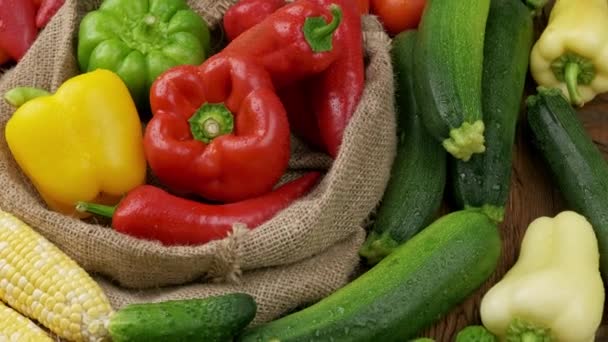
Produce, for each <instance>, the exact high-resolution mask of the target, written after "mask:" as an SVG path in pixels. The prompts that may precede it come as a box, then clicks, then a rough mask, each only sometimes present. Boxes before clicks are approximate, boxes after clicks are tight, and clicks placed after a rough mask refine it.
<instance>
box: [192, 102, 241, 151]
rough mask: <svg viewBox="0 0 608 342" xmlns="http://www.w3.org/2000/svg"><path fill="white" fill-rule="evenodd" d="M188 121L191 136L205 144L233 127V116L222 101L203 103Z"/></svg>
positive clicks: (228, 132)
mask: <svg viewBox="0 0 608 342" xmlns="http://www.w3.org/2000/svg"><path fill="white" fill-rule="evenodd" d="M188 122H189V123H190V131H191V132H192V137H193V138H194V139H196V140H199V141H202V142H204V143H205V144H208V143H210V142H211V141H212V140H213V139H215V138H217V137H219V136H220V135H224V134H230V133H232V131H233V129H234V117H233V116H232V113H230V111H229V110H228V108H226V106H225V105H224V104H223V103H216V104H212V103H205V104H204V105H202V106H201V108H200V109H199V110H198V111H197V112H196V113H194V115H192V117H191V118H190V119H188Z"/></svg>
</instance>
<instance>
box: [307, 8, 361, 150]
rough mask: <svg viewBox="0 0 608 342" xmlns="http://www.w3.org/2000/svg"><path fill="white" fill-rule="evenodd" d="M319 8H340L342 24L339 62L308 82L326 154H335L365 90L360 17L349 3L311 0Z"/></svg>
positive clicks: (338, 38)
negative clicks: (320, 6)
mask: <svg viewBox="0 0 608 342" xmlns="http://www.w3.org/2000/svg"><path fill="white" fill-rule="evenodd" d="M311 1H312V2H315V3H317V4H319V5H322V6H329V5H330V4H332V3H335V4H338V5H339V6H340V7H341V8H342V12H343V23H344V25H340V27H339V28H338V30H337V31H336V33H335V39H337V40H338V41H339V44H340V46H341V47H342V51H341V54H340V56H339V57H338V60H336V62H335V63H333V64H332V65H331V66H329V68H328V69H327V70H325V71H324V72H323V73H322V74H321V75H319V76H318V77H315V81H314V82H311V86H310V87H309V90H310V92H311V94H312V104H313V108H314V111H315V113H316V115H317V123H318V125H319V132H320V135H321V139H322V141H323V144H324V146H325V148H326V151H327V153H329V155H330V156H332V157H333V158H336V156H337V155H338V152H339V149H340V145H341V144H342V139H343V137H344V130H345V129H346V126H347V125H348V123H349V122H350V119H351V117H352V115H353V114H354V112H355V110H356V109H357V106H358V104H359V101H360V100H361V97H362V95H363V89H364V87H365V66H364V60H363V33H362V29H361V15H360V13H359V9H358V7H357V5H356V3H355V2H354V1H352V0H311Z"/></svg>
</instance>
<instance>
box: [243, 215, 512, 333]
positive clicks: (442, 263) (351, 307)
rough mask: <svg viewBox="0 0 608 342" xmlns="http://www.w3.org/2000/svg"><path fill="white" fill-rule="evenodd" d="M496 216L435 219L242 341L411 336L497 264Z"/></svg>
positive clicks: (467, 292) (477, 284)
mask: <svg viewBox="0 0 608 342" xmlns="http://www.w3.org/2000/svg"><path fill="white" fill-rule="evenodd" d="M500 251H501V241H500V236H499V233H498V229H497V227H496V224H495V223H493V222H492V221H491V220H490V219H489V218H488V217H487V216H486V215H485V214H483V213H481V212H480V211H478V210H463V211H457V212H453V213H450V214H448V215H446V216H443V217H441V218H439V219H438V220H436V221H435V222H433V223H431V225H430V226H428V227H427V228H425V229H424V230H422V231H421V232H420V233H418V234H417V235H416V236H414V237H413V238H412V239H411V240H409V241H408V242H406V243H404V244H402V245H401V246H400V247H399V248H397V249H396V250H395V251H394V252H393V253H391V254H390V255H388V256H387V257H386V258H384V259H382V261H380V262H379V263H378V264H376V265H375V266H374V267H372V268H371V269H370V270H369V271H367V272H365V273H364V274H362V275H361V276H359V277H358V278H357V279H355V280H353V281H352V282H350V283H349V284H347V285H346V286H344V287H343V288H341V289H339V290H338V291H336V292H334V293H333V294H331V295H329V296H328V297H326V298H324V299H322V300H321V301H319V302H317V303H316V304H313V305H312V306H309V307H307V308H305V309H303V310H301V311H298V312H295V313H293V314H290V315H288V316H285V317H283V318H280V319H278V320H276V321H273V322H270V323H266V324H264V325H260V326H257V327H254V328H251V329H247V330H245V331H244V333H243V335H242V336H241V337H240V339H239V340H240V341H246V342H261V341H264V342H267V341H280V342H292V341H302V342H303V341H318V342H321V341H334V342H339V341H350V342H358V341H382V342H391V341H408V340H409V339H413V338H415V337H417V335H418V334H420V333H421V332H422V330H423V329H425V328H426V327H428V326H430V325H431V324H433V323H434V322H436V321H437V320H439V319H440V318H441V317H442V316H444V315H445V314H447V313H448V312H449V311H450V310H451V309H452V308H454V306H456V305H458V304H459V303H461V302H462V301H463V300H465V299H466V298H468V297H469V296H470V295H471V294H472V293H473V292H474V291H475V290H476V289H477V288H478V287H480V286H481V285H482V284H483V283H484V282H485V281H486V280H487V279H488V278H489V277H490V275H491V274H492V273H493V272H494V270H495V268H496V265H497V263H498V259H499V256H500Z"/></svg>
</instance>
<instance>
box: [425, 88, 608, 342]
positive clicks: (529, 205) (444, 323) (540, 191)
mask: <svg viewBox="0 0 608 342" xmlns="http://www.w3.org/2000/svg"><path fill="white" fill-rule="evenodd" d="M528 86H529V89H528V90H527V94H530V93H531V91H533V89H534V83H533V81H532V80H529V82H528ZM525 114H526V113H525V110H524V109H523V108H522V112H521V115H520V121H519V124H518V132H517V139H516V144H515V152H514V159H513V173H512V177H511V189H510V194H509V202H508V204H507V208H506V214H505V221H504V222H503V223H502V225H501V226H500V230H501V236H502V241H503V243H502V247H503V249H502V256H501V260H500V262H499V265H498V268H497V270H496V271H495V272H494V274H493V275H492V277H491V278H490V279H489V280H488V281H487V282H486V283H485V284H484V285H483V286H482V287H481V288H480V289H478V291H477V292H476V293H475V294H474V295H473V296H471V297H470V298H469V299H468V300H466V301H465V302H464V303H462V304H461V305H460V306H458V307H456V308H455V309H453V310H452V311H451V313H450V314H448V315H447V316H446V317H444V318H443V319H442V320H441V321H440V322H439V323H437V324H436V325H434V326H433V327H432V328H430V329H428V330H427V331H425V332H424V333H423V334H422V335H423V336H426V337H431V338H434V339H435V340H436V341H439V342H448V341H453V339H454V337H455V334H456V333H457V332H458V331H459V330H460V329H462V328H463V327H465V326H467V325H470V324H480V323H481V321H480V318H479V303H480V301H481V298H482V297H483V295H484V294H485V293H486V291H487V290H488V289H489V288H490V287H491V286H492V285H493V284H495V283H496V282H497V281H498V280H500V279H501V278H502V276H503V275H504V274H505V273H506V272H507V271H508V270H509V269H510V268H511V267H512V266H513V264H514V263H515V261H516V259H517V256H518V254H519V247H520V244H521V240H522V238H523V234H524V232H525V230H526V228H527V227H528V225H529V224H530V222H532V221H533V220H534V219H536V218H538V217H540V216H555V215H556V214H557V213H559V212H560V211H562V210H565V209H567V208H568V207H567V206H566V204H565V203H564V200H563V198H562V196H561V194H560V192H559V189H558V188H557V186H556V184H555V183H554V182H553V180H552V179H551V175H550V173H549V169H548V167H547V166H546V165H545V163H544V161H543V159H542V156H541V155H540V154H539V153H538V152H537V151H536V150H535V149H534V147H533V146H532V144H531V132H530V128H529V127H528V126H527V124H526V122H525V120H524V117H525ZM578 116H579V118H580V120H581V122H582V123H583V125H584V126H585V128H586V130H587V132H588V133H589V134H590V135H591V137H592V138H593V140H594V141H595V143H596V145H597V146H598V147H599V148H600V150H601V151H602V152H603V153H604V157H605V158H606V159H607V160H608V94H605V95H603V96H600V97H598V98H596V99H595V100H594V101H592V102H590V103H588V104H586V105H585V106H584V107H583V108H581V109H578ZM446 210H449V209H447V208H446ZM604 322H605V323H604V326H603V327H602V328H601V329H600V330H599V332H598V338H597V341H608V326H607V325H606V323H608V313H607V314H605V315H604Z"/></svg>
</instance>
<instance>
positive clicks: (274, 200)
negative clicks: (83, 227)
mask: <svg viewBox="0 0 608 342" xmlns="http://www.w3.org/2000/svg"><path fill="white" fill-rule="evenodd" d="M320 176H321V175H320V173H318V172H309V173H307V174H305V175H303V176H301V177H300V178H298V179H296V180H293V181H291V182H289V183H286V184H284V185H282V186H280V187H279V188H277V189H276V190H274V191H272V192H270V193H267V194H265V195H262V196H260V197H256V198H252V199H248V200H245V201H242V202H237V203H231V204H223V205H212V204H204V203H200V202H196V201H192V200H188V199H185V198H181V197H177V196H174V195H171V194H169V193H168V192H166V191H164V190H162V189H159V188H157V187H154V186H151V185H142V186H139V187H137V188H135V189H133V190H132V191H130V192H129V193H128V194H127V195H126V196H125V197H124V198H123V199H122V200H121V201H120V203H119V204H118V206H117V207H111V206H104V205H98V204H91V203H86V202H80V203H78V204H77V206H76V209H77V210H78V211H81V212H83V211H88V212H91V213H94V214H98V215H102V216H106V217H112V227H113V228H114V229H115V230H116V231H118V232H121V233H124V234H127V235H130V236H133V237H136V238H140V239H146V240H156V241H159V242H161V243H162V244H164V245H169V246H173V245H200V244H204V243H207V242H209V241H213V240H217V239H222V238H225V237H226V236H228V234H229V233H230V232H232V227H233V225H234V224H235V223H241V224H244V225H246V226H247V228H248V229H255V228H256V227H258V226H260V225H261V224H263V223H264V222H266V221H268V220H270V219H271V218H273V217H274V216H275V215H277V214H278V213H279V212H280V211H281V210H283V209H285V208H287V207H288V206H289V205H291V204H292V203H293V202H294V201H296V200H298V199H300V198H301V197H302V196H304V195H305V194H306V193H308V192H309V191H310V190H311V189H312V188H313V187H314V185H315V184H316V183H317V181H318V179H319V177H320Z"/></svg>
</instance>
